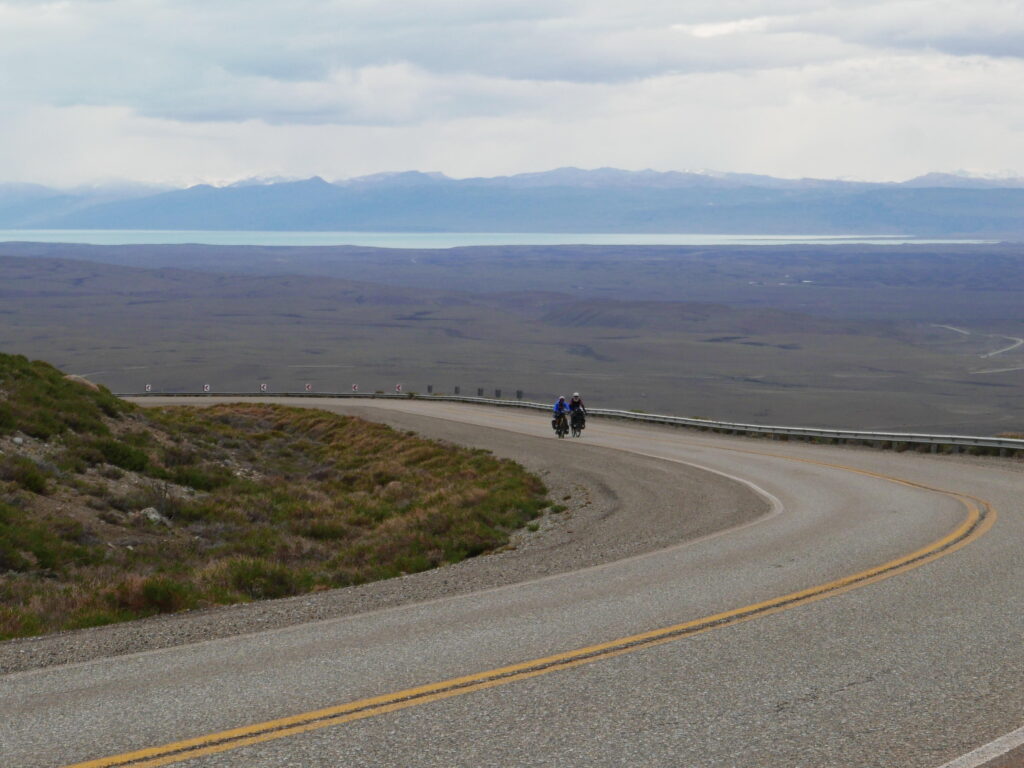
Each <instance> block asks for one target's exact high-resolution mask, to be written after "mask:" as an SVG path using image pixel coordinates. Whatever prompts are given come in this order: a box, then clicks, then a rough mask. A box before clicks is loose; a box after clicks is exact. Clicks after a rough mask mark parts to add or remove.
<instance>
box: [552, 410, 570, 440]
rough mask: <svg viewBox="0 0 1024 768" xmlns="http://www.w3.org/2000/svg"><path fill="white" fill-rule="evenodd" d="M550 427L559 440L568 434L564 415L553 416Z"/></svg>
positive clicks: (567, 422)
mask: <svg viewBox="0 0 1024 768" xmlns="http://www.w3.org/2000/svg"><path fill="white" fill-rule="evenodd" d="M551 426H552V427H553V428H554V430H555V434H556V435H558V437H559V438H563V437H565V436H566V435H567V434H569V420H568V419H566V418H565V414H564V413H560V414H558V415H557V416H555V418H554V420H553V423H552V425H551Z"/></svg>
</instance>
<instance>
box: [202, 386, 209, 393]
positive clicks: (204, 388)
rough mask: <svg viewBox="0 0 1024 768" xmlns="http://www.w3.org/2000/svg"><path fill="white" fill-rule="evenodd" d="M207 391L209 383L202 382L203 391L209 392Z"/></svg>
mask: <svg viewBox="0 0 1024 768" xmlns="http://www.w3.org/2000/svg"><path fill="white" fill-rule="evenodd" d="M209 391H210V385H209V384H203V392H209Z"/></svg>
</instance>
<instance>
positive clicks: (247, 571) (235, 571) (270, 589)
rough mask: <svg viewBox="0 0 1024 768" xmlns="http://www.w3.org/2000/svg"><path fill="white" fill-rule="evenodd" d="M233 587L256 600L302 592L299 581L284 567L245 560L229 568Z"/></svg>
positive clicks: (252, 559) (251, 559)
mask: <svg viewBox="0 0 1024 768" xmlns="http://www.w3.org/2000/svg"><path fill="white" fill-rule="evenodd" d="M228 579H229V581H230V583H231V586H232V587H234V588H235V589H236V590H238V591H239V592H241V593H242V594H244V595H246V596H248V597H251V598H253V599H254V600H266V599H271V600H272V599H274V598H278V597H288V596H289V595H294V594H297V593H298V592H299V591H300V586H299V579H298V578H297V576H296V575H295V574H294V573H292V572H291V571H290V570H288V569H287V568H285V567H284V566H282V565H277V564H274V563H268V562H267V561H266V560H260V559H255V558H243V559H240V560H235V561H234V562H232V563H231V564H230V566H229V567H228Z"/></svg>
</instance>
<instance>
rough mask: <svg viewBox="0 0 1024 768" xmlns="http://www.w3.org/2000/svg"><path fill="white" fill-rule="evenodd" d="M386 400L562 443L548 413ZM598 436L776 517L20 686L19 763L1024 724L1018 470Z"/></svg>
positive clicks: (0, 729)
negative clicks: (599, 562) (751, 496)
mask: <svg viewBox="0 0 1024 768" xmlns="http://www.w3.org/2000/svg"><path fill="white" fill-rule="evenodd" d="M328 402H329V401H324V403H328ZM308 404H309V405H315V403H308ZM327 407H337V408H338V409H341V410H351V409H352V408H353V407H352V406H344V405H341V406H338V405H336V403H335V404H330V405H328V406H327ZM369 407H370V406H366V405H363V406H359V408H361V409H368V408H369ZM373 407H375V408H376V409H379V410H378V411H375V412H379V413H381V414H383V417H384V418H386V419H388V420H391V421H394V422H397V423H401V422H402V419H403V418H416V419H417V423H418V424H420V425H422V424H424V423H426V422H427V420H425V419H423V418H422V416H423V415H424V414H428V415H429V416H431V417H434V418H437V419H442V420H444V421H438V422H436V423H437V424H438V425H439V426H438V429H439V430H440V431H443V432H445V433H447V434H449V435H451V434H452V432H453V430H455V431H456V432H457V431H458V430H459V429H462V430H464V434H465V435H466V436H467V438H470V439H471V436H472V435H473V434H475V433H477V432H478V431H479V428H480V426H481V425H488V426H489V428H490V429H492V430H493V429H502V430H509V431H512V432H517V433H520V434H526V435H531V434H532V435H536V436H537V439H538V441H543V443H542V442H538V443H537V445H538V446H540V445H543V446H544V450H549V447H548V446H549V445H550V443H551V442H552V441H553V440H554V438H552V437H550V436H549V428H548V426H547V420H546V418H544V417H543V416H541V415H538V414H536V413H532V414H531V413H526V414H524V413H519V412H514V411H503V410H498V409H491V408H484V407H479V406H465V405H458V404H441V403H417V402H414V401H410V402H406V401H393V402H392V401H375V403H374V406H373ZM403 414H408V415H407V416H405V415H403ZM459 424H462V425H465V426H464V427H458V425H459ZM420 431H421V432H426V431H427V430H425V429H424V428H423V427H422V426H421V427H420ZM585 442H586V443H587V444H598V445H602V446H606V447H608V448H611V449H614V450H617V451H627V452H631V453H634V454H640V455H646V456H651V457H657V458H658V460H659V461H663V460H668V461H675V462H687V463H690V464H695V465H698V466H700V467H704V468H707V469H710V470H714V471H717V472H724V473H727V474H730V475H734V476H737V477H739V478H742V479H743V480H744V481H746V482H748V483H750V484H752V485H753V486H754V487H756V488H757V489H759V491H760V492H761V493H763V494H764V495H765V497H766V498H768V499H770V500H771V501H772V506H773V509H774V512H773V513H770V514H768V515H766V516H764V517H763V518H761V520H760V522H758V523H756V524H754V525H749V524H748V525H745V526H743V527H740V528H738V529H736V530H733V531H730V532H727V533H725V534H721V535H718V536H714V537H711V538H703V539H700V540H697V541H693V542H690V543H688V544H683V545H677V546H673V547H671V548H669V549H665V550H662V551H658V552H654V553H651V554H647V555H643V556H639V557H634V558H631V559H628V560H625V561H621V562H617V563H613V564H611V565H606V566H601V567H598V568H595V569H589V570H583V571H577V572H573V573H567V574H560V575H557V576H553V577H549V578H545V579H540V580H535V581H531V582H528V583H525V584H518V585H515V586H512V587H506V588H499V589H494V590H489V591H486V592H482V593H477V594H469V595H460V596H455V597H451V598H448V599H443V600H440V601H434V602H431V603H429V604H417V605H406V606H401V607H397V608H392V609H388V610H383V611H377V612H374V613H369V614H362V615H358V616H351V617H346V618H343V619H336V620H331V621H326V622H317V623H311V624H304V625H301V626H297V627H290V628H286V629H279V630H275V631H271V632H264V633H256V634H249V635H245V636H241V637H236V638H227V639H221V640H215V641H210V642H207V643H199V644H195V645H190V646H185V647H180V648H172V649H167V650H160V651H153V652H148V653H145V654H138V655H135V656H128V657H120V658H116V659H112V660H97V661H92V662H87V663H83V664H76V665H67V666H64V667H56V668H50V669H43V670H38V671H35V672H26V673H19V674H15V675H9V676H7V677H5V678H0V712H3V713H4V717H3V720H2V721H0V754H2V760H0V764H2V765H4V766H5V768H6V766H18V767H19V768H21V767H24V768H33V767H34V766H54V765H65V764H70V763H74V762H75V761H84V760H87V759H91V758H100V757H102V756H104V755H116V754H120V753H127V752H130V751H133V750H142V749H144V748H148V747H160V746H161V745H165V744H168V743H172V742H177V744H176V745H175V746H174V747H171V748H169V749H166V750H160V749H157V750H155V751H153V752H147V753H138V754H136V755H135V756H134V757H132V758H126V759H118V760H114V761H103V760H100V761H96V762H88V763H85V765H90V766H97V767H98V766H101V765H102V766H109V765H132V766H144V765H164V764H176V763H178V762H181V761H182V760H183V759H184V758H186V757H188V758H189V759H188V761H187V762H186V763H185V764H186V765H188V766H197V767H200V766H201V767H202V768H209V767H212V766H247V767H253V766H308V767H312V766H332V767H333V766H340V765H345V766H391V765H398V766H450V765H460V766H461V765H465V766H470V765H472V766H481V765H484V766H491V765H493V766H507V765H552V766H556V765H557V766H563V765H587V766H591V765H594V766H605V765H607V766H622V765H645V766H648V765H650V766H744V767H749V766H815V767H816V768H818V767H821V766H878V767H879V768H882V767H887V766H893V767H895V766H900V767H901V768H902V767H904V766H905V767H907V768H914V767H916V766H920V767H921V768H936V766H939V765H942V764H943V763H945V762H947V761H949V760H952V759H954V758H957V757H958V756H960V755H963V754H964V753H966V752H969V751H970V750H972V749H975V748H976V747H978V746H979V745H982V744H984V743H987V742H989V741H991V740H993V739H995V738H997V737H999V736H1002V735H1003V734H1006V733H1009V732H1011V731H1014V730H1015V729H1017V728H1019V727H1020V726H1021V724H1022V722H1024V643H1022V642H1021V638H1022V637H1024V614H1022V611H1021V610H1020V594H1021V587H1022V585H1024V557H1022V556H1021V551H1022V549H1021V545H1022V543H1024V514H1022V511H1024V510H1022V502H1021V498H1022V496H1021V490H1022V488H1024V474H1022V472H1021V468H1020V465H1019V464H1017V463H1010V462H1004V463H998V462H994V461H976V460H971V459H956V458H950V457H932V456H921V455H910V454H893V453H888V452H886V453H883V452H873V451H869V450H865V449H848V448H845V449H844V448H832V449H830V448H823V447H812V446H806V445H802V444H789V443H781V442H771V441H759V440H751V439H743V438H726V437H721V436H706V435H702V434H700V433H694V432H692V431H685V430H672V429H666V428H658V427H650V426H641V425H631V424H628V423H617V422H612V421H601V420H596V419H595V420H592V423H591V424H590V425H589V426H588V429H587V437H586V438H585ZM576 447H577V446H576V444H574V443H572V442H570V441H564V442H562V443H561V444H558V450H564V451H573V450H576ZM879 475H886V476H890V477H894V478H898V479H899V480H900V481H902V482H895V481H892V480H886V479H883V478H882V477H880V476H879ZM639 481H641V482H642V478H639ZM936 489H940V490H936ZM971 497H976V498H977V500H975V499H973V498H971ZM986 502H987V503H988V504H990V505H991V510H992V511H988V506H987V504H986ZM996 513H998V516H997V517H996ZM986 514H987V517H984V519H982V516H983V515H986ZM993 521H994V525H993V526H992V527H991V529H990V530H986V529H987V527H988V526H989V525H990V524H991V523H992V522H993ZM935 542H944V546H946V547H947V548H946V549H945V550H941V547H940V550H941V551H936V550H935V547H934V543H935ZM961 544H962V545H963V546H960V545H961ZM958 547H959V548H958ZM915 552H916V553H918V554H919V556H920V558H921V559H919V560H914V561H913V562H907V561H906V560H905V558H906V557H907V556H908V555H911V553H915ZM880 566H881V567H882V568H883V569H884V568H885V567H889V568H891V569H892V571H891V572H885V571H882V572H880V571H878V570H875V569H877V568H879V567H880ZM915 566H916V567H915ZM854 574H861V577H860V579H859V580H858V581H854V582H847V581H844V579H845V578H847V577H849V576H851V575H854ZM816 587H820V589H819V590H818V591H815V589H814V588H816ZM782 596H789V597H788V598H786V599H784V600H782V601H778V600H777V599H778V598H780V597H782ZM737 612H738V613H737ZM708 617H712V618H711V620H710V621H709V620H708ZM623 638H626V640H622V639H623ZM578 649H587V650H585V651H583V652H578ZM517 665H518V666H517ZM452 681H454V682H452ZM352 702H355V704H352V705H351V706H346V705H349V704H350V703H352ZM315 711H319V713H318V714H308V713H311V712H315ZM286 718H291V719H286ZM268 722H270V723H271V724H270V725H259V724H261V723H268ZM244 726H250V727H249V728H248V729H246V730H242V731H236V732H234V733H232V734H226V735H224V734H222V735H220V736H217V737H215V738H211V737H208V736H207V735H208V734H215V733H219V732H224V731H227V730H228V729H236V728H239V727H244ZM218 745H219V746H218Z"/></svg>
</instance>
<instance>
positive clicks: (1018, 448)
mask: <svg viewBox="0 0 1024 768" xmlns="http://www.w3.org/2000/svg"><path fill="white" fill-rule="evenodd" d="M117 396H118V397H294V398H318V397H319V398H323V397H327V398H344V399H353V400H355V399H391V400H412V399H415V400H421V401H439V402H457V403H476V404H478V405H497V406H501V407H504V408H525V409H528V410H539V411H550V410H551V405H549V404H547V403H532V402H528V401H524V400H498V399H495V398H489V397H467V396H464V395H440V394H438V395H419V394H414V393H409V394H398V393H387V392H385V393H370V392H163V393H161V392H144V393H118V394H117ZM587 414H588V415H589V416H599V417H605V418H612V419H625V420H628V421H641V422H646V423H651V424H668V425H672V426H677V427H689V428H692V429H699V430H702V431H710V432H719V433H725V434H738V435H749V436H753V437H770V438H773V439H780V438H782V439H789V438H791V437H795V438H797V439H803V440H809V441H828V442H837V443H862V444H868V445H874V446H876V447H879V448H892V449H895V450H905V449H906V448H908V447H909V446H912V445H915V446H930V448H931V451H932V453H937V452H938V451H939V449H940V448H951V449H953V450H955V451H961V450H963V449H972V448H973V449H985V451H986V452H988V451H991V452H994V453H998V454H999V455H1000V456H1014V455H1024V440H1021V439H1016V438H1008V437H980V436H979V437H975V436H971V435H925V434H918V433H914V432H868V431H864V430H850V429H815V428H812V427H783V426H771V425H766V424H742V423H737V422H731V421H715V420H712V419H692V418H686V417H684V416H667V415H662V414H654V413H641V412H638V411H623V410H615V409H611V408H588V409H587Z"/></svg>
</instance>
